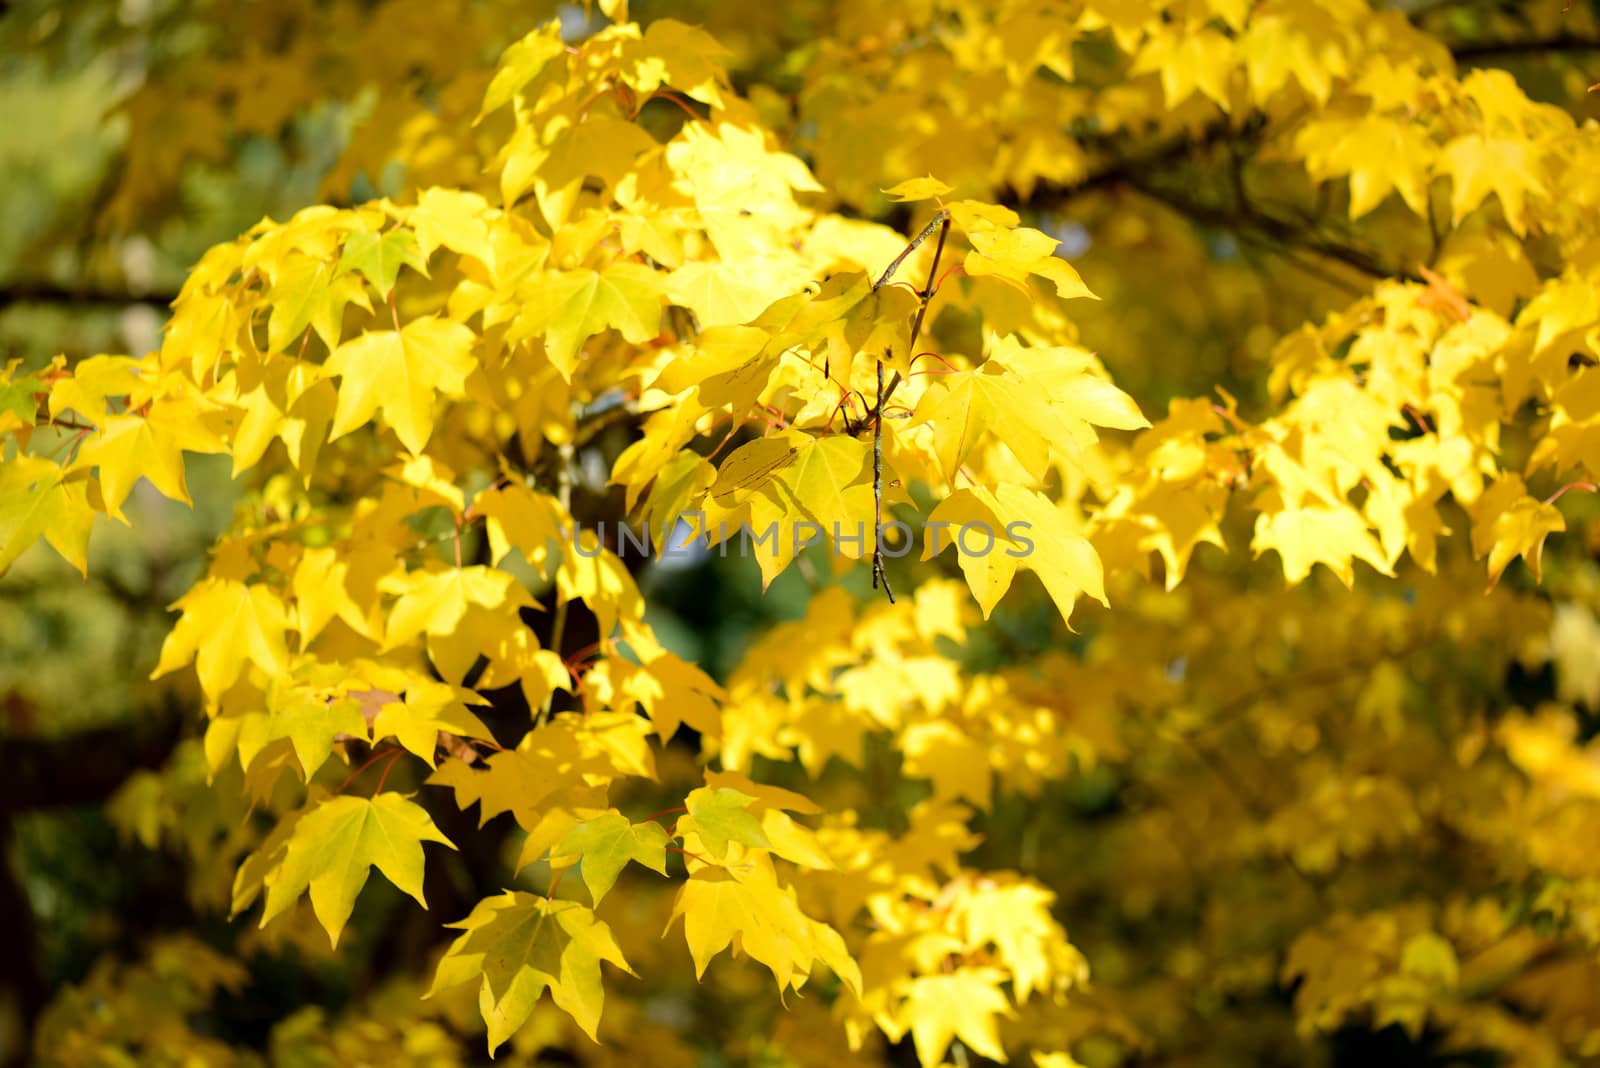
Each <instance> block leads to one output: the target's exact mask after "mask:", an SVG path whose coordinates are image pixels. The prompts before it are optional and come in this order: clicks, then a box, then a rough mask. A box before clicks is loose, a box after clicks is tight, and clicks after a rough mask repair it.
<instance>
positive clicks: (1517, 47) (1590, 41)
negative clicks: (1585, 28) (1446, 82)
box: [1450, 34, 1600, 63]
mask: <svg viewBox="0 0 1600 1068" xmlns="http://www.w3.org/2000/svg"><path fill="white" fill-rule="evenodd" d="M1585 52H1600V40H1597V39H1595V38H1592V37H1574V36H1571V35H1569V34H1557V35H1556V36H1554V37H1532V38H1529V39H1527V40H1523V41H1475V42H1473V43H1471V44H1460V45H1456V46H1455V47H1453V48H1451V49H1450V54H1451V55H1452V56H1454V57H1455V58H1456V60H1457V61H1458V62H1462V63H1476V62H1479V61H1489V60H1495V59H1504V58H1508V57H1512V56H1536V55H1541V54H1542V55H1561V54H1568V55H1571V54H1582V53H1585Z"/></svg>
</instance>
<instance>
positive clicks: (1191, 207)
mask: <svg viewBox="0 0 1600 1068" xmlns="http://www.w3.org/2000/svg"><path fill="white" fill-rule="evenodd" d="M1126 184H1127V186H1128V187H1129V188H1131V189H1133V190H1135V191H1136V192H1138V193H1140V194H1142V195H1144V196H1146V197H1149V198H1150V199H1152V200H1155V201H1159V202H1160V203H1162V204H1164V205H1166V206H1167V207H1169V208H1171V209H1172V210H1173V211H1175V212H1177V213H1178V214H1180V215H1183V216H1186V217H1187V218H1189V219H1192V220H1193V221H1195V222H1198V223H1203V224H1205V225H1206V226H1214V227H1217V228H1218V229H1222V230H1228V231H1230V232H1232V233H1234V234H1237V235H1238V236H1239V237H1240V238H1241V239H1242V240H1247V241H1253V242H1255V243H1258V244H1261V243H1265V244H1267V245H1269V247H1270V246H1271V245H1278V246H1282V247H1283V248H1285V249H1300V250H1303V251H1306V252H1311V253H1315V254H1316V255H1318V256H1322V257H1324V258H1325V259H1330V260H1335V261H1337V262H1339V263H1342V264H1344V265H1345V266H1347V267H1353V268H1355V269H1356V270H1358V271H1360V272H1361V273H1363V274H1367V275H1371V276H1372V277H1373V278H1403V279H1405V280H1406V281H1408V282H1419V283H1420V282H1422V281H1423V279H1422V276H1421V275H1419V274H1417V273H1416V272H1415V271H1411V270H1408V269H1407V268H1405V267H1402V266H1400V265H1398V264H1391V263H1385V262H1384V261H1383V260H1382V259H1380V258H1379V257H1378V255H1377V254H1376V253H1374V252H1372V251H1370V250H1368V249H1364V248H1360V247H1358V246H1355V245H1345V244H1341V243H1340V242H1338V241H1333V240H1330V239H1329V238H1327V237H1324V236H1323V235H1321V234H1318V233H1315V232H1314V231H1311V230H1308V229H1306V228H1305V227H1303V226H1301V225H1299V224H1297V223H1295V222H1292V221H1290V220H1288V219H1282V218H1279V217H1277V216H1275V215H1268V214H1264V213H1262V212H1260V211H1257V210H1255V209H1253V208H1252V209H1250V210H1247V211H1246V212H1245V213H1243V214H1240V213H1238V212H1235V211H1232V210H1229V209H1226V208H1219V207H1217V206H1216V205H1213V204H1208V203H1206V202H1205V201H1203V200H1201V199H1199V198H1197V197H1194V196H1191V195H1190V194H1188V193H1186V192H1182V191H1179V190H1177V189H1168V188H1165V187H1161V186H1157V185H1155V184H1153V183H1151V182H1148V181H1141V180H1138V179H1134V180H1131V181H1129V182H1128V183H1126Z"/></svg>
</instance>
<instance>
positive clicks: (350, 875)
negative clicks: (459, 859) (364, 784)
mask: <svg viewBox="0 0 1600 1068" xmlns="http://www.w3.org/2000/svg"><path fill="white" fill-rule="evenodd" d="M423 842H438V843H440V844H441V845H445V846H449V847H450V848H451V849H454V848H455V846H454V845H453V844H452V843H451V841H450V840H449V839H448V838H446V837H445V836H444V835H443V834H441V833H440V832H439V829H438V828H437V827H435V826H434V825H433V819H432V817H430V816H429V815H428V813H427V810H426V809H424V808H423V807H422V806H421V805H418V804H416V803H415V802H413V801H408V800H406V799H405V798H403V797H401V796H400V795H399V794H395V793H386V794H379V795H378V796H376V797H371V798H366V797H334V798H330V799H329V800H326V801H323V802H321V803H318V804H315V806H314V807H312V808H311V809H310V811H308V812H307V813H306V814H305V815H303V816H301V817H300V819H299V820H298V821H297V822H296V823H295V825H294V831H293V833H291V834H290V835H289V838H288V842H287V844H286V845H285V847H284V853H283V859H282V860H281V861H279V862H278V864H277V865H276V867H275V868H274V869H273V870H272V871H270V872H268V873H267V875H266V877H265V880H264V881H265V883H266V887H267V903H266V907H265V908H264V909H263V910H262V913H261V926H263V927H265V926H266V925H267V923H268V922H269V921H271V920H272V918H273V917H274V916H276V915H278V914H279V913H281V912H282V911H283V910H285V909H287V908H288V907H289V906H290V905H292V904H294V902H295V901H296V900H297V899H298V898H299V897H300V895H301V894H302V893H305V892H306V890H307V888H308V887H309V889H310V892H311V907H312V909H313V910H314V911H315V912H316V914H317V919H318V920H319V921H320V922H321V924H322V927H323V929H324V930H325V931H327V932H328V941H329V942H330V943H331V944H333V945H335V946H337V945H338V944H339V934H340V932H342V931H343V930H344V925H345V922H346V921H348V920H349V919H350V913H351V911H352V910H353V909H354V908H355V903H356V895H358V894H360V893H361V888H362V887H363V886H365V885H366V882H367V876H368V875H369V874H370V873H371V871H372V869H373V868H374V867H375V868H377V869H378V870H379V871H381V872H382V873H383V874H384V875H385V876H386V877H387V878H388V880H389V881H390V882H391V883H393V884H394V885H395V886H396V887H398V888H399V889H400V890H402V891H404V892H405V893H407V894H409V895H411V897H413V898H415V899H416V902H417V904H419V905H421V906H422V907H423V908H427V907H428V903H427V902H426V901H424V900H423V898H422V865H423V857H422V843H423Z"/></svg>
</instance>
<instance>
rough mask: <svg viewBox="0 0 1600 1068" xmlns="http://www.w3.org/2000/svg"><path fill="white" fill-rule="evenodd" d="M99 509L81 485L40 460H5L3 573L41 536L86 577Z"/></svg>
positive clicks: (0, 499) (0, 502) (1, 470)
mask: <svg viewBox="0 0 1600 1068" xmlns="http://www.w3.org/2000/svg"><path fill="white" fill-rule="evenodd" d="M93 525H94V509H92V508H91V507H90V506H89V500H88V493H87V491H86V490H85V488H84V484H83V483H82V482H66V481H63V478H62V471H61V468H59V467H57V466H56V465H55V464H53V463H51V462H50V461H49V460H46V459H44V458H43V457H39V456H27V455H22V456H17V457H15V458H13V459H10V460H5V461H0V574H3V573H4V572H5V570H6V568H8V567H10V566H11V564H12V562H13V561H15V560H16V558H17V557H18V556H20V555H22V553H23V552H24V551H26V550H27V548H28V547H29V546H31V545H32V544H33V543H34V542H35V541H37V540H38V539H39V538H40V537H41V536H43V537H44V539H45V540H46V541H48V542H49V543H50V546H51V548H53V549H55V551H56V552H58V553H60V554H61V555H62V556H63V557H64V558H65V559H66V560H67V562H68V563H70V564H71V565H72V566H73V567H75V568H77V569H78V571H79V572H80V573H82V574H83V575H84V576H85V577H87V575H88V571H89V530H90V528H91V527H92V526H93Z"/></svg>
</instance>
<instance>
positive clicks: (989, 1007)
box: [895, 966, 1015, 1068]
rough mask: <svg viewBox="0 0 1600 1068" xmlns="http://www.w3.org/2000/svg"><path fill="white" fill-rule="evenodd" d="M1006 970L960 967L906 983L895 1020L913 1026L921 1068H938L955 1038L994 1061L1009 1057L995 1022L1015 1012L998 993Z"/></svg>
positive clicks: (913, 1039)
mask: <svg viewBox="0 0 1600 1068" xmlns="http://www.w3.org/2000/svg"><path fill="white" fill-rule="evenodd" d="M1006 978H1007V976H1006V973H1005V972H1003V971H1001V970H1000V969H998V968H974V967H970V966H969V967H961V968H957V969H956V970H955V971H954V972H951V973H950V974H949V975H919V976H917V977H916V978H914V979H911V980H909V981H908V982H907V983H906V989H905V1000H904V1001H903V1002H901V1004H900V1008H899V1011H898V1012H897V1013H896V1014H895V1019H896V1021H897V1023H898V1024H899V1026H900V1027H903V1028H904V1027H909V1028H910V1029H911V1038H912V1041H913V1042H914V1043H915V1045H916V1047H917V1059H918V1060H919V1061H921V1062H922V1068H938V1066H939V1065H940V1064H942V1063H944V1054H945V1051H946V1050H948V1049H949V1048H950V1043H951V1041H953V1040H954V1039H958V1038H959V1039H960V1040H961V1041H962V1042H964V1043H965V1044H966V1045H967V1047H968V1048H969V1049H971V1050H972V1051H973V1052H974V1053H976V1054H978V1055H979V1056H982V1057H988V1058H989V1059H990V1060H994V1061H1004V1060H1005V1059H1006V1051H1005V1047H1003V1046H1001V1044H1000V1032H999V1029H998V1028H997V1027H996V1025H995V1018H996V1017H998V1016H1013V1015H1015V1013H1014V1011H1013V1010H1012V1008H1011V1002H1009V1001H1007V1000H1006V996H1005V995H1004V994H1003V993H1001V992H1000V984H1001V983H1002V982H1004V981H1005V980H1006Z"/></svg>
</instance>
